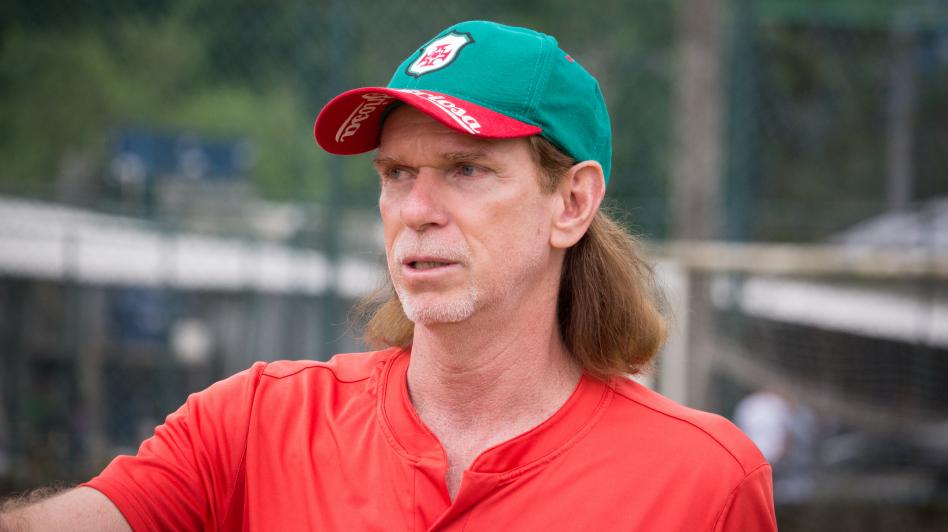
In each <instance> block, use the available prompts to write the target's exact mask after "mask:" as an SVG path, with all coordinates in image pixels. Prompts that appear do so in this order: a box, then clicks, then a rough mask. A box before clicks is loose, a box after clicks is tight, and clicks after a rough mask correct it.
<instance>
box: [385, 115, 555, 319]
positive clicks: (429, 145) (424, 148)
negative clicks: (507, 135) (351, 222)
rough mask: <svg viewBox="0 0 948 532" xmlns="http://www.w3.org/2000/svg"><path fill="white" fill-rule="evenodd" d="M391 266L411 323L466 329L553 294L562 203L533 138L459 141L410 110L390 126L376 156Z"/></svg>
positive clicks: (393, 117)
mask: <svg viewBox="0 0 948 532" xmlns="http://www.w3.org/2000/svg"><path fill="white" fill-rule="evenodd" d="M374 164H375V167H376V170H377V171H378V173H379V176H380V179H381V195H380V197H379V209H380V211H381V215H382V224H383V226H384V229H385V252H386V257H387V260H388V268H389V272H390V274H391V277H392V282H393V283H394V285H395V290H396V291H397V292H398V296H399V299H400V300H401V302H402V306H403V308H404V310H405V314H406V315H407V316H408V318H409V319H410V320H412V321H414V322H415V323H423V324H433V323H446V322H459V321H463V320H465V319H467V318H469V317H471V316H472V315H474V314H475V313H477V312H480V311H483V310H485V309H492V310H499V311H501V312H517V311H527V310H528V309H529V304H528V305H526V306H524V305H522V303H524V302H535V300H536V299H537V296H538V295H541V294H543V295H546V296H547V297H555V284H554V285H553V286H554V288H553V294H552V295H551V294H549V292H550V290H549V287H548V286H546V285H544V284H543V283H546V284H551V283H550V278H551V277H550V275H549V273H550V272H551V271H552V270H551V269H552V268H558V267H559V264H558V263H556V262H555V261H554V260H553V259H552V257H551V252H552V248H551V246H550V229H551V221H552V216H553V215H552V212H553V210H552V206H553V203H554V196H552V195H548V194H544V193H542V192H541V191H540V188H539V181H538V175H537V172H538V168H537V166H536V163H535V162H534V161H533V157H532V154H531V151H530V145H529V141H528V140H526V139H523V138H521V139H510V140H485V139H478V138H475V137H472V136H469V135H464V134H461V133H458V132H456V131H454V130H452V129H449V128H447V127H445V126H443V125H441V124H440V123H438V122H436V121H435V120H432V119H431V118H429V117H428V116H426V115H424V114H423V113H421V112H419V111H416V110H415V109H412V108H410V107H408V106H403V107H400V108H398V109H397V110H395V111H394V112H393V113H392V114H391V116H389V117H388V119H387V120H386V122H385V126H384V128H383V130H382V137H381V144H380V146H379V151H378V155H377V156H376V158H375V163H374Z"/></svg>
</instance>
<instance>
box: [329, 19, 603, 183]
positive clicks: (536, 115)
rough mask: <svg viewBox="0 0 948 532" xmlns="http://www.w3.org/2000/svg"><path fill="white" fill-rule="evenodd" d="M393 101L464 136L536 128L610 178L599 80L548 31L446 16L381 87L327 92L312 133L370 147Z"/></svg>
mask: <svg viewBox="0 0 948 532" xmlns="http://www.w3.org/2000/svg"><path fill="white" fill-rule="evenodd" d="M396 102H401V103H404V104H407V105H410V106H412V107H414V108H415V109H418V110H419V111H421V112H423V113H425V114H427V115H428V116H430V117H431V118H433V119H435V120H437V121H439V122H441V123H442V124H444V125H445V126H447V127H449V128H452V129H455V130H457V131H459V132H462V133H466V134H469V135H475V136H479V137H483V138H488V139H505V138H516V137H526V136H531V135H540V136H542V137H543V138H545V139H547V140H549V141H550V142H552V143H553V145H555V146H556V147H557V148H559V149H560V150H562V151H563V152H564V153H566V154H568V155H569V156H571V157H573V158H574V159H576V160H577V161H586V160H595V161H598V162H599V164H601V165H602V168H603V172H604V174H605V177H606V181H607V182H608V180H609V172H610V167H611V162H612V129H611V127H610V124H609V115H608V112H607V111H606V103H605V101H604V100H603V98H602V92H601V91H600V90H599V83H598V82H597V81H596V78H594V77H593V76H592V75H590V74H589V72H587V71H586V69H584V68H583V67H582V66H581V65H580V64H579V63H577V62H576V61H575V60H574V59H573V58H572V57H570V55H569V54H567V53H566V52H564V51H563V50H561V49H560V47H559V45H558V43H557V41H556V39H555V38H553V37H552V36H550V35H546V34H543V33H539V32H536V31H534V30H531V29H528V28H519V27H513V26H505V25H503V24H498V23H496V22H489V21H467V22H461V23H458V24H454V25H452V26H450V27H448V28H447V29H445V30H444V31H442V32H440V33H438V35H437V36H435V37H434V38H433V39H431V40H430V41H428V42H427V43H425V44H424V45H422V46H421V47H420V48H418V49H417V50H415V51H414V52H413V53H412V54H411V55H410V56H409V57H408V58H407V59H405V61H403V62H402V64H401V65H400V66H399V67H398V70H396V71H395V74H394V75H393V76H392V79H391V81H389V83H388V85H387V86H386V87H363V88H358V89H353V90H350V91H346V92H344V93H342V94H340V95H339V96H336V97H335V98H333V99H332V100H331V101H330V102H329V103H328V104H326V106H325V107H323V109H322V111H320V112H319V115H318V116H317V117H316V123H315V125H314V126H313V135H314V136H315V137H316V142H317V143H318V144H319V145H320V146H322V147H323V149H325V150H326V151H328V152H330V153H335V154H339V155H353V154H357V153H364V152H367V151H371V150H373V149H375V148H377V147H378V145H379V135H380V131H381V127H382V123H383V121H384V119H385V116H386V115H387V112H388V110H390V109H391V106H392V105H393V104H395V103H396Z"/></svg>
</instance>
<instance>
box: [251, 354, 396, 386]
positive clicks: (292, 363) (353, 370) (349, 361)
mask: <svg viewBox="0 0 948 532" xmlns="http://www.w3.org/2000/svg"><path fill="white" fill-rule="evenodd" d="M400 351H401V350H400V349H398V348H390V349H385V350H382V351H368V352H364V353H341V354H337V355H334V356H333V357H332V358H330V359H329V360H327V361H318V360H277V361H274V362H268V363H266V364H260V365H259V369H258V371H260V373H261V376H262V377H269V378H272V379H288V378H290V377H294V376H325V377H328V378H330V379H333V380H336V381H339V382H359V381H363V380H366V379H368V378H371V376H372V375H373V373H374V372H375V371H377V370H378V369H379V368H380V367H381V366H382V365H384V364H385V363H386V362H387V361H388V360H391V359H392V358H394V357H395V356H397V355H398V354H399V352H400Z"/></svg>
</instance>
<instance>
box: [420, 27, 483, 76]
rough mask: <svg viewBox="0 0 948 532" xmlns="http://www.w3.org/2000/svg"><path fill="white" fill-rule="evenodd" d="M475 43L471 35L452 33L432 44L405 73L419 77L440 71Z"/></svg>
mask: <svg viewBox="0 0 948 532" xmlns="http://www.w3.org/2000/svg"><path fill="white" fill-rule="evenodd" d="M471 42H474V39H472V38H471V34H470V33H458V32H455V31H452V32H451V33H449V34H447V35H445V36H443V37H441V38H439V39H436V40H435V41H433V42H431V43H430V44H429V45H428V46H425V49H424V50H423V51H422V53H421V54H420V55H419V56H418V59H416V60H415V61H414V62H412V63H411V64H409V65H408V68H406V69H405V73H406V74H408V75H409V76H415V77H418V76H420V75H422V74H427V73H428V72H431V71H433V70H440V69H442V68H444V67H446V66H448V65H450V64H451V62H452V61H454V58H456V57H457V56H458V54H459V53H460V52H461V48H464V47H465V46H466V45H467V44H469V43H471Z"/></svg>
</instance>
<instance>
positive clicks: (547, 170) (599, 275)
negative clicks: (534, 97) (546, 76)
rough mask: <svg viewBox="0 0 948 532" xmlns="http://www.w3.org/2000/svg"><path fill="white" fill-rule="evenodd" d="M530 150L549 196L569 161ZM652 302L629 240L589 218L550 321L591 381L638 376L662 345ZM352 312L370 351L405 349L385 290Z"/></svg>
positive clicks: (408, 326)
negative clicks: (356, 314)
mask: <svg viewBox="0 0 948 532" xmlns="http://www.w3.org/2000/svg"><path fill="white" fill-rule="evenodd" d="M530 144H531V148H532V151H533V155H534V160H535V162H536V163H537V164H538V165H539V167H540V169H541V173H542V175H541V188H542V189H543V190H544V191H545V192H547V193H552V192H553V190H555V189H556V187H557V185H558V184H559V182H560V180H561V179H562V178H563V176H564V175H565V174H566V172H567V171H568V170H569V168H570V167H572V165H573V164H574V163H575V161H573V159H572V158H570V157H569V156H568V155H566V154H564V153H563V152H561V151H559V150H558V149H557V148H556V147H554V146H553V145H552V144H550V142H548V141H547V140H545V139H543V138H542V137H538V136H534V137H530ZM660 301H661V294H660V292H659V291H658V290H657V288H656V287H655V284H654V281H653V275H652V271H651V268H650V267H649V266H648V264H646V262H645V261H644V260H642V258H641V256H640V255H639V252H638V244H637V242H636V240H635V238H634V237H633V236H632V235H630V234H629V233H628V232H627V231H626V230H625V229H623V228H622V226H620V225H619V224H618V223H616V222H615V221H614V220H612V219H611V218H610V217H609V216H608V215H607V214H605V213H604V212H602V210H600V211H599V212H597V213H596V215H595V217H594V218H593V220H592V223H591V224H590V225H589V229H588V230H587V231H586V234H585V235H583V237H582V238H581V239H580V240H579V242H577V243H576V244H575V245H574V246H573V247H571V248H569V249H568V250H567V251H566V255H565V258H564V260H563V273H562V276H561V278H560V288H559V297H558V301H557V320H558V322H559V326H560V334H561V335H562V337H563V341H564V343H565V344H566V348H567V350H568V351H569V353H570V355H571V356H572V357H573V358H574V359H575V360H576V361H577V362H579V363H580V364H581V365H582V367H583V368H584V369H585V371H586V372H588V373H589V374H591V375H593V376H595V377H598V378H607V377H609V376H611V375H625V374H636V373H640V372H642V371H643V370H645V369H646V368H648V367H649V365H650V363H651V361H652V360H653V358H654V357H655V355H656V354H657V353H658V350H659V348H660V347H661V345H662V342H664V340H665V320H664V319H663V318H662V315H661V313H660V311H659V309H658V306H659V303H660ZM359 311H360V314H362V315H365V316H368V321H367V323H366V327H365V334H364V338H365V340H366V342H368V343H369V344H370V345H373V346H376V347H383V346H385V347H391V346H399V347H404V348H407V347H409V346H410V345H411V343H412V337H413V335H414V323H412V322H411V321H410V320H409V319H408V318H407V317H406V316H405V312H404V311H403V310H402V305H401V302H400V301H399V300H398V295H397V294H396V293H395V290H394V288H393V287H392V286H391V284H390V283H389V284H388V285H387V286H386V287H384V288H382V289H380V290H378V291H376V292H375V293H374V294H372V295H371V296H369V297H368V298H366V299H365V300H363V301H362V303H360V305H359Z"/></svg>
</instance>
